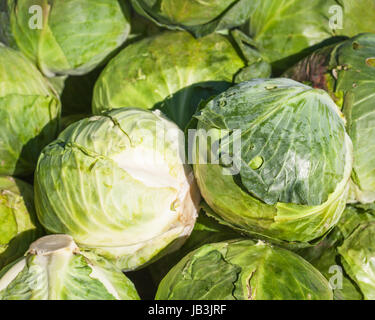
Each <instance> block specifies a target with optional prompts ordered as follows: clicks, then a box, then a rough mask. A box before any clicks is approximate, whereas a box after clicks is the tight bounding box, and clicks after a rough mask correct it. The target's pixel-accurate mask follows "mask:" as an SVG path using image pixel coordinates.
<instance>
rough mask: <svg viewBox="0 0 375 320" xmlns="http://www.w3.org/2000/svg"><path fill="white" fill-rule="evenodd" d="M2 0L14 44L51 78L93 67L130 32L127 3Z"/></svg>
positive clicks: (109, 1)
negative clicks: (4, 3) (5, 7)
mask: <svg viewBox="0 0 375 320" xmlns="http://www.w3.org/2000/svg"><path fill="white" fill-rule="evenodd" d="M2 1H7V11H6V15H7V17H8V21H9V22H8V23H9V24H10V25H9V27H8V29H9V32H8V33H10V34H11V38H10V39H8V42H9V43H10V44H12V45H15V46H17V47H18V48H19V49H20V50H21V51H22V52H23V53H24V54H25V55H26V56H27V57H28V58H30V59H31V60H32V61H34V62H35V64H36V65H37V66H38V67H39V69H40V70H41V71H42V72H43V73H44V74H45V75H47V76H53V75H55V74H75V75H77V74H84V73H87V72H89V71H91V70H93V69H94V68H95V67H96V66H97V65H98V64H99V63H101V62H102V61H103V60H104V59H105V58H106V57H108V56H109V55H110V54H111V53H112V52H113V51H114V50H115V49H116V48H118V47H119V46H120V45H121V44H122V43H123V42H124V41H125V40H126V38H127V36H128V34H129V32H130V23H129V17H128V9H127V8H126V6H125V5H124V4H125V1H118V0H96V1H87V0H22V1H16V0H2ZM33 10H35V11H33ZM38 10H40V13H41V16H38V14H39V11H38ZM3 20H4V18H3ZM38 23H40V26H39V25H38ZM3 24H4V22H3Z"/></svg>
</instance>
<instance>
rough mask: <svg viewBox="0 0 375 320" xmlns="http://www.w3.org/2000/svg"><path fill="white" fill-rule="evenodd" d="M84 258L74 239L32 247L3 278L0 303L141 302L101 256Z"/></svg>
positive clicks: (50, 238)
mask: <svg viewBox="0 0 375 320" xmlns="http://www.w3.org/2000/svg"><path fill="white" fill-rule="evenodd" d="M90 258H91V259H90V260H89V259H87V258H86V257H85V256H83V255H82V254H81V253H80V252H79V249H78V247H76V245H75V244H74V242H73V241H72V239H71V237H68V236H65V235H57V236H55V235H53V236H47V237H44V238H41V239H39V240H37V241H36V242H35V243H34V244H32V245H31V247H30V249H29V251H28V252H27V253H26V257H25V258H23V259H21V260H19V261H18V262H17V263H16V264H14V265H13V266H12V267H11V268H9V269H8V270H7V272H5V273H3V274H2V275H1V278H0V300H138V299H139V297H138V294H137V291H136V289H135V288H134V285H133V284H132V283H131V282H130V280H128V279H127V278H126V277H125V275H124V274H123V273H122V272H121V271H120V270H119V269H116V268H115V267H114V266H113V265H111V264H110V263H109V262H108V261H105V260H104V259H102V258H100V257H95V256H94V255H92V254H91V255H90Z"/></svg>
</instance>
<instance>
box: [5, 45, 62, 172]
mask: <svg viewBox="0 0 375 320" xmlns="http://www.w3.org/2000/svg"><path fill="white" fill-rule="evenodd" d="M0 60H1V61H4V63H3V62H2V63H1V64H0V128H1V130H0V175H15V176H26V175H29V174H32V173H33V171H34V169H35V165H36V162H37V159H38V156H39V153H40V151H41V150H42V148H43V147H44V146H45V145H47V144H48V143H49V142H51V141H52V140H53V139H55V137H56V135H57V134H58V130H59V119H60V111H61V110H60V109H61V107H60V101H59V98H58V96H57V94H56V92H55V90H54V89H53V88H52V86H51V85H50V84H49V82H48V81H47V80H46V79H44V78H43V76H42V74H41V73H40V72H39V71H38V70H37V69H36V68H35V66H34V65H33V64H32V63H31V62H30V61H29V60H28V59H26V58H25V57H24V56H23V55H22V54H21V53H19V52H17V51H15V50H13V49H10V48H7V47H5V46H3V45H1V43H0Z"/></svg>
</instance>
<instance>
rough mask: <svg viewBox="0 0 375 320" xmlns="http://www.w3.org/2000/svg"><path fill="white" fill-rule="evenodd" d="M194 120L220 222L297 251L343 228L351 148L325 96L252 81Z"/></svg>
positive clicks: (201, 170)
mask: <svg viewBox="0 0 375 320" xmlns="http://www.w3.org/2000/svg"><path fill="white" fill-rule="evenodd" d="M195 118H196V119H197V130H196V131H195V132H193V133H194V138H193V143H192V144H193V151H192V154H193V163H194V173H195V177H196V179H197V182H198V186H199V188H200V191H201V194H202V196H203V198H204V199H205V201H206V202H207V204H208V205H209V206H210V207H211V208H212V210H213V211H214V217H215V218H216V219H218V220H219V221H221V222H222V223H226V224H228V225H230V226H231V227H234V228H236V229H239V230H241V231H242V232H246V233H249V234H251V235H253V234H256V235H257V237H266V238H267V239H272V240H275V241H277V242H279V241H281V242H282V243H283V242H292V244H293V245H296V246H304V245H307V242H310V241H312V240H314V239H317V238H319V237H321V236H323V235H325V234H327V233H328V232H329V231H330V230H331V229H332V228H333V226H334V225H335V224H336V223H337V222H338V220H339V218H340V216H341V214H342V212H343V210H344V208H345V203H346V200H347V193H348V187H349V178H350V173H351V169H352V143H351V141H350V138H349V137H348V135H347V134H346V132H345V122H344V120H343V116H342V114H341V113H340V111H339V109H338V108H337V106H336V105H335V103H334V102H333V101H332V99H331V98H330V97H329V95H328V94H327V93H326V92H324V91H323V90H318V89H313V88H311V87H308V86H305V85H303V84H300V83H298V82H295V81H293V80H289V79H268V80H252V81H248V82H242V83H240V84H238V85H236V86H234V87H232V88H230V89H229V90H227V91H225V92H224V93H222V94H220V95H218V96H217V97H215V98H214V99H212V100H211V101H209V102H208V103H207V104H206V106H204V107H203V108H202V110H201V111H200V112H199V113H198V114H197V115H196V116H195ZM286 244H287V243H286Z"/></svg>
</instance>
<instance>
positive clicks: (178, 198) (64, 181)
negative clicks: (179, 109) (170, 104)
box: [35, 108, 200, 271]
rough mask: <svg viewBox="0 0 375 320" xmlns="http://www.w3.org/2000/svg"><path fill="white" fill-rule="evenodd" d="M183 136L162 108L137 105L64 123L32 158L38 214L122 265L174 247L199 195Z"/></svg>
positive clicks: (53, 228) (186, 230)
mask: <svg viewBox="0 0 375 320" xmlns="http://www.w3.org/2000/svg"><path fill="white" fill-rule="evenodd" d="M182 138H183V132H182V131H181V130H180V129H178V127H177V126H176V125H175V124H174V123H172V122H171V121H169V120H167V119H166V118H165V117H163V116H162V115H161V114H160V112H154V113H153V112H151V111H147V110H142V109H135V108H122V109H116V110H113V111H110V112H108V113H103V114H102V115H100V116H93V117H91V118H86V119H83V120H81V121H78V122H76V123H74V124H72V125H70V126H69V127H68V128H66V129H65V130H64V131H63V132H62V133H61V134H60V135H59V137H58V138H57V140H56V141H54V142H52V143H51V144H50V145H48V146H47V147H46V148H45V149H44V150H43V152H42V154H41V156H40V158H39V161H38V165H37V169H36V174H35V200H36V209H37V214H38V217H39V220H40V222H41V223H42V225H43V226H44V227H45V228H46V229H47V230H48V231H50V232H51V233H64V234H69V235H71V236H72V237H73V238H74V240H75V241H76V242H77V244H78V245H79V247H80V248H81V250H83V251H84V250H87V251H92V252H95V253H97V254H98V255H100V256H103V257H105V258H107V259H109V260H111V261H112V262H113V263H115V264H116V265H117V266H118V267H119V268H121V269H123V270H125V271H129V270H133V269H136V268H138V267H141V266H143V265H145V264H146V263H149V262H150V261H151V260H152V259H157V258H158V257H160V256H161V255H163V254H164V253H167V252H169V251H173V250H175V249H177V248H178V247H179V246H181V245H182V243H183V242H184V241H185V240H186V238H187V237H188V236H189V235H190V233H191V231H192V229H193V227H194V223H195V219H196V216H197V211H198V207H199V202H200V195H199V191H198V188H197V186H196V183H195V179H194V176H193V172H192V170H191V168H190V167H189V166H188V165H187V164H185V163H186V162H185V159H184V155H183V153H184V144H183V143H182Z"/></svg>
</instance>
